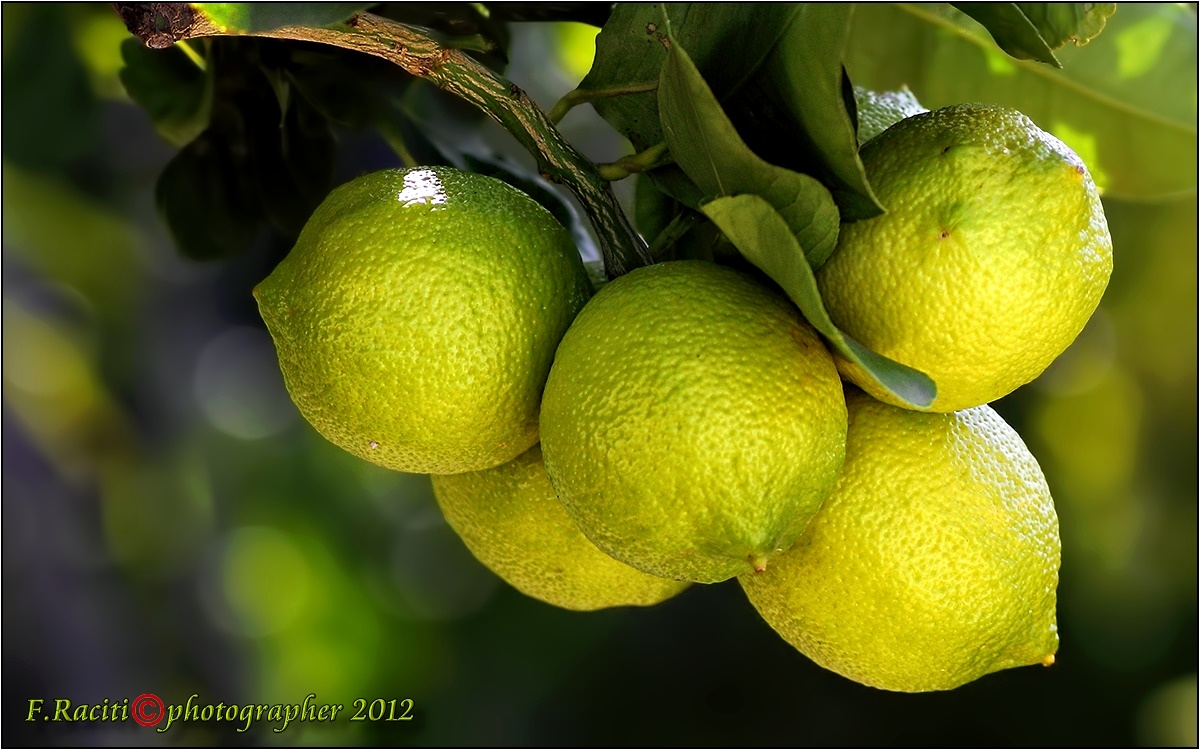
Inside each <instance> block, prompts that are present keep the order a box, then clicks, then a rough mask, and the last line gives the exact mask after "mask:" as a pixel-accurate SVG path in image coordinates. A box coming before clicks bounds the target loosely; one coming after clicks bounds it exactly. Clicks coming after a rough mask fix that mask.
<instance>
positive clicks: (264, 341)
mask: <svg viewBox="0 0 1200 750" xmlns="http://www.w3.org/2000/svg"><path fill="white" fill-rule="evenodd" d="M194 386H195V395H196V400H197V401H198V402H199V404H200V408H201V409H202V410H203V411H204V415H205V416H206V417H207V418H208V421H209V422H211V423H212V425H213V426H214V427H216V428H217V429H218V430H221V431H222V432H225V433H227V434H229V435H232V436H234V437H237V438H242V439H243V440H255V439H258V438H264V437H269V436H271V435H274V434H276V433H278V432H280V431H282V430H283V429H285V428H286V427H287V426H288V425H290V424H291V423H292V422H293V420H295V418H296V408H295V407H294V406H293V405H292V402H291V399H289V398H288V395H287V391H286V389H285V388H284V386H283V376H282V375H280V373H279V364H278V362H277V361H276V359H275V348H274V346H273V345H272V343H271V339H270V337H269V336H268V335H267V334H266V333H264V332H262V331H260V330H258V329H256V328H250V327H248V326H238V327H235V328H229V329H226V330H225V331H224V332H222V333H220V334H218V335H217V336H216V337H214V338H213V339H212V340H211V341H209V343H208V345H207V346H205V347H204V350H203V352H202V353H201V354H200V359H199V361H198V362H197V364H196V370H195V376H194Z"/></svg>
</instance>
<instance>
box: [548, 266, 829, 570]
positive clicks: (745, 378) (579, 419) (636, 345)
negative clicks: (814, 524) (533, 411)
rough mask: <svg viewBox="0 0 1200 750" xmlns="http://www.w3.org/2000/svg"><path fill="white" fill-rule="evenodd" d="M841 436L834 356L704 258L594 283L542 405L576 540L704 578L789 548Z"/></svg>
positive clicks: (783, 305) (765, 295) (785, 310)
mask: <svg viewBox="0 0 1200 750" xmlns="http://www.w3.org/2000/svg"><path fill="white" fill-rule="evenodd" d="M845 430H846V409H845V400H844V397H843V395H842V388H841V383H840V380H839V378H838V376H837V371H836V368H835V367H834V365H833V361H832V358H831V357H830V355H829V353H828V352H827V351H826V349H825V348H824V346H823V345H822V344H821V342H820V340H819V339H818V338H817V336H816V334H815V333H814V332H813V330H812V329H811V327H809V325H808V324H807V323H806V322H805V321H804V320H803V319H802V318H801V317H800V315H799V313H798V312H797V311H796V309H795V307H794V306H792V305H791V303H790V302H788V301H787V299H786V298H785V297H783V296H782V295H779V294H776V293H774V292H772V291H768V290H767V289H766V288H765V287H763V286H761V285H760V284H759V283H757V282H756V281H754V280H753V279H751V278H750V277H748V276H745V275H743V274H740V273H738V272H736V271H733V270H730V269H728V268H723V267H720V266H717V265H714V264H712V263H706V262H703V261H676V262H669V263H660V264H657V265H654V266H649V267H645V268H640V269H638V270H635V271H633V272H631V273H629V274H626V275H625V276H622V277H621V278H618V279H616V280H615V281H612V282H610V283H609V284H608V285H607V286H605V287H604V288H603V289H601V290H600V292H599V293H598V294H597V295H596V296H595V297H593V298H592V300H591V302H589V303H588V305H587V306H586V307H585V308H584V309H583V311H582V312H581V313H580V314H579V317H578V318H576V321H575V323H574V324H573V325H572V327H571V329H570V330H569V331H568V332H567V335H566V336H565V337H564V338H563V341H562V344H561V345H560V346H559V349H558V354H557V357H556V359H555V362H554V367H553V368H552V369H551V372H550V377H549V379H548V380H547V382H546V392H545V396H544V400H543V404H542V451H543V454H544V456H545V462H546V468H547V471H548V472H549V474H550V478H551V481H552V482H553V484H554V487H555V489H556V490H557V491H558V495H559V499H560V500H561V501H562V502H563V504H564V505H565V507H566V508H567V511H568V512H569V513H570V515H571V517H572V518H573V519H574V520H575V522H576V523H577V524H578V525H579V527H580V528H581V529H582V530H583V532H584V534H585V535H586V536H587V537H588V538H589V539H590V540H591V541H592V542H593V543H594V544H595V545H596V546H597V547H599V548H600V549H601V550H603V551H605V552H606V553H608V554H609V555H612V556H613V557H615V558H617V559H618V560H621V561H623V562H625V563H628V564H629V565H632V566H633V567H635V568H638V569H640V570H643V571H645V572H648V573H652V574H655V575H660V576H664V577H668V578H676V579H681V580H690V581H698V582H706V583H707V582H716V581H721V580H725V579H728V578H731V577H733V576H735V575H737V574H739V573H743V572H746V571H748V570H752V569H753V568H754V567H761V566H762V565H764V564H769V562H768V561H769V558H771V557H772V556H773V555H775V554H777V553H778V552H779V551H781V550H784V549H787V548H788V547H790V546H791V544H792V543H793V542H794V541H795V539H796V538H797V537H799V535H800V534H801V533H802V531H803V530H804V527H805V525H806V524H807V522H808V519H809V518H811V517H812V515H813V513H815V512H816V510H817V508H818V507H820V504H821V502H822V500H824V498H825V496H826V495H827V494H828V492H829V490H830V488H832V487H833V484H834V482H835V481H836V479H837V474H838V470H839V469H840V468H841V464H842V460H843V456H844V450H845Z"/></svg>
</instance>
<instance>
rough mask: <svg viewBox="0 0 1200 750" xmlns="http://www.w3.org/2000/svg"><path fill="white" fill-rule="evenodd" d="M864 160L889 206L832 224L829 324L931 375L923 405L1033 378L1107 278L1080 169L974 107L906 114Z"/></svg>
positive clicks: (957, 405) (826, 269)
mask: <svg viewBox="0 0 1200 750" xmlns="http://www.w3.org/2000/svg"><path fill="white" fill-rule="evenodd" d="M861 156H862V161H863V165H864V166H865V167H866V170H867V176H868V178H869V179H870V182H871V186H872V188H873V189H874V190H875V194H876V195H877V196H878V197H879V200H880V202H881V203H882V204H883V206H884V207H885V208H886V209H887V213H885V214H883V215H882V216H879V217H876V218H874V219H868V220H866V221H859V222H854V223H851V224H845V225H843V226H842V230H841V235H840V237H839V239H838V246H837V248H836V249H835V250H834V252H833V255H831V256H830V258H829V260H828V261H827V262H826V263H825V264H824V266H822V267H821V269H820V271H819V273H818V275H817V280H818V284H819V285H820V290H821V296H822V298H823V299H824V301H825V306H826V308H827V309H828V310H829V314H830V317H832V318H833V321H834V322H835V323H837V325H838V326H839V327H840V328H841V329H842V330H843V331H845V332H846V333H848V334H849V335H851V336H853V337H854V338H855V339H857V340H858V341H861V342H862V343H863V344H866V345H867V346H868V347H870V348H871V349H874V350H875V351H877V352H879V353H880V354H883V355H885V356H887V357H890V358H892V359H894V360H896V361H898V362H901V363H903V364H906V365H909V366H911V367H915V368H916V369H918V370H921V371H923V372H925V373H926V374H928V375H929V376H930V377H932V378H933V380H934V381H935V382H936V383H937V387H938V395H937V399H936V400H935V401H934V403H933V405H932V407H931V410H932V411H939V412H951V411H957V410H959V409H965V408H968V407H972V406H978V405H979V404H983V403H987V402H990V401H994V400H995V399H998V398H1000V397H1001V396H1004V395H1006V394H1008V393H1009V392H1011V391H1012V390H1014V389H1016V388H1018V387H1019V386H1021V385H1023V384H1025V383H1028V382H1029V381H1030V380H1033V379H1034V378H1035V377H1037V376H1038V375H1039V374H1041V372H1042V371H1043V370H1045V369H1046V367H1047V366H1048V365H1049V364H1050V363H1051V362H1052V361H1053V360H1054V359H1055V357H1057V356H1058V355H1059V354H1061V353H1062V351H1063V350H1064V349H1066V348H1067V346H1068V345H1069V344H1070V343H1071V342H1072V341H1073V340H1074V339H1075V337H1076V336H1077V335H1078V334H1079V332H1080V331H1081V330H1083V326H1084V324H1086V323H1087V321H1088V318H1089V317H1091V315H1092V312H1093V311H1094V310H1095V309H1096V305H1097V304H1098V303H1099V301H1100V297H1101V296H1102V295H1103V294H1104V289H1105V287H1106V286H1107V285H1108V278H1109V274H1110V273H1111V271H1112V240H1111V238H1110V237H1109V232H1108V224H1107V222H1106V221H1105V218H1104V209H1103V207H1102V206H1101V204H1100V196H1099V194H1098V193H1097V191H1096V185H1095V183H1094V182H1093V181H1092V178H1091V176H1090V175H1089V174H1088V170H1087V168H1086V167H1085V166H1084V163H1083V162H1082V161H1081V160H1080V159H1079V157H1078V156H1076V155H1075V153H1074V152H1073V151H1071V150H1070V149H1069V148H1068V147H1067V146H1066V145H1064V144H1063V143H1062V142H1061V141H1059V140H1058V139H1057V138H1055V137H1053V136H1051V135H1049V134H1047V133H1045V132H1043V131H1042V130H1040V129H1039V128H1038V127H1037V126H1036V125H1034V124H1033V122H1031V121H1030V120H1029V118H1027V117H1025V116H1024V115H1022V114H1020V113H1019V112H1015V111H1013V110H1010V109H1005V108H1002V107H991V106H982V105H961V106H955V107H946V108H945V109H939V110H936V111H934V112H928V113H925V114H920V115H916V116H914V117H909V118H907V119H904V120H902V121H900V122H899V123H897V124H896V125H894V126H892V127H890V128H888V129H887V130H886V131H884V132H883V133H882V134H880V135H879V136H877V137H876V138H874V139H872V140H871V141H869V142H868V143H867V144H866V145H865V146H863V149H862V152H861ZM839 367H841V368H842V372H843V374H844V375H846V376H847V377H848V378H849V379H850V380H852V381H854V383H856V384H857V385H859V386H860V387H862V388H864V389H866V390H867V391H869V392H870V393H871V394H872V395H874V396H876V397H877V398H880V399H883V400H887V401H891V402H892V403H899V402H897V401H895V400H893V399H892V397H891V396H890V395H889V394H887V393H886V392H885V391H883V390H881V389H879V388H878V387H877V386H876V385H875V383H874V381H873V380H872V379H870V378H868V377H864V376H863V374H862V373H861V372H859V371H858V369H857V368H856V367H854V366H853V365H849V364H848V363H845V362H839Z"/></svg>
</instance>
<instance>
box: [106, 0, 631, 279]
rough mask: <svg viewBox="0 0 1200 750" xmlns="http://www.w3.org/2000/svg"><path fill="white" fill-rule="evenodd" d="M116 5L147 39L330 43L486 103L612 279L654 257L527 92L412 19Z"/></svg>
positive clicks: (613, 199)
mask: <svg viewBox="0 0 1200 750" xmlns="http://www.w3.org/2000/svg"><path fill="white" fill-rule="evenodd" d="M117 10H118V12H119V13H120V14H121V18H122V20H124V21H125V25H126V26H127V27H128V28H129V30H130V31H131V32H133V33H134V34H135V35H136V36H138V37H139V38H141V39H142V40H143V41H146V42H147V44H149V45H151V46H157V47H161V46H164V43H169V42H171V41H176V42H177V41H179V40H181V39H191V38H194V37H204V36H232V35H241V36H257V37H270V38H274V39H289V40H293V41H301V42H317V43H320V44H329V45H332V46H335V47H341V48H343V49H349V50H355V51H357V52H362V53H364V54H367V55H373V56H375V57H380V58H383V59H384V60H387V61H388V62H391V63H395V64H396V65H398V66H400V67H401V68H403V69H404V70H405V71H407V72H408V73H410V74H411V75H414V76H416V77H418V78H423V79H425V80H427V81H429V82H430V83H433V84H434V85H436V86H437V87H439V88H441V89H444V90H446V91H449V92H450V93H452V94H455V95H456V96H459V97H461V98H463V99H466V100H467V101H468V102H470V103H471V104H473V105H475V106H476V107H478V108H479V109H481V110H483V111H484V112H485V113H486V114H487V115H488V116H490V117H491V118H492V119H494V120H496V121H497V122H499V123H500V124H501V125H502V126H504V128H505V129H506V130H508V131H509V132H510V133H511V134H512V135H513V136H514V137H515V138H516V139H517V140H518V141H520V143H521V145H522V146H524V147H525V148H526V149H527V150H528V151H529V153H531V154H532V155H533V156H534V158H535V159H536V160H537V165H538V171H539V172H540V173H541V175H542V177H544V178H545V179H548V180H551V181H553V182H557V183H559V184H562V185H565V186H566V187H567V188H568V189H569V190H570V191H571V192H572V193H573V194H574V195H575V197H576V198H577V199H578V200H579V202H580V204H581V205H582V206H583V209H584V211H585V212H586V213H587V215H588V218H589V219H590V220H591V222H592V226H593V227H594V228H595V230H596V235H597V237H598V238H599V241H600V252H601V254H602V256H603V258H604V268H605V272H606V273H607V274H608V277H609V278H610V279H613V278H616V277H618V276H620V275H622V274H625V273H628V272H629V271H632V270H633V269H635V268H638V267H640V266H645V265H649V264H650V263H651V260H650V255H649V253H647V251H646V243H645V242H643V241H642V238H641V237H639V236H638V234H637V232H635V231H634V229H633V227H632V226H631V225H630V223H629V220H628V218H626V216H625V214H624V212H623V211H622V210H621V207H620V205H619V204H618V203H617V199H616V196H615V195H614V194H613V192H612V188H611V187H610V186H609V184H608V182H607V181H606V180H604V179H603V178H601V177H600V175H599V174H598V173H597V171H596V168H595V166H594V165H593V164H592V163H591V162H590V161H588V159H587V158H586V157H584V156H583V155H582V154H580V153H579V152H578V151H576V150H575V148H574V147H572V146H571V144H569V143H567V141H566V140H564V139H563V137H562V136H561V135H560V134H559V133H558V131H557V130H555V128H554V126H553V125H552V124H551V122H550V120H549V119H548V118H547V117H546V115H545V113H544V112H542V110H541V109H539V108H538V106H537V105H536V104H535V103H534V102H533V101H532V100H531V99H530V98H529V96H528V95H527V94H526V93H525V92H524V91H523V90H522V89H521V88H520V87H519V86H517V85H516V84H514V83H512V82H510V81H508V80H507V79H505V78H503V77H502V76H500V75H497V74H496V73H494V72H492V71H491V70H488V69H487V68H486V67H484V66H483V65H481V64H480V63H478V62H476V61H475V60H473V59H472V58H470V57H468V56H467V55H466V54H465V53H463V52H462V51H460V50H456V49H449V48H446V47H443V46H442V45H440V44H438V43H437V42H436V41H434V40H433V39H431V38H430V37H429V36H428V35H427V34H425V33H424V32H423V31H422V30H421V29H419V28H417V27H414V26H409V25H407V24H402V23H399V22H396V21H392V20H389V19H387V18H382V17H380V16H376V15H373V14H371V13H360V14H358V15H355V16H354V17H353V18H351V19H350V20H349V21H347V22H346V23H345V24H341V25H339V26H336V27H330V28H318V27H307V26H284V27H282V28H277V29H271V30H268V31H226V30H222V29H220V28H218V27H216V26H215V25H213V24H212V23H211V22H210V21H209V20H208V19H207V18H206V17H205V16H204V15H203V13H200V12H195V11H193V10H192V9H191V8H190V7H189V6H187V5H186V4H184V3H145V4H138V5H135V4H128V5H124V4H122V5H120V6H119V7H118V8H117ZM164 26H165V27H166V28H165V29H164Z"/></svg>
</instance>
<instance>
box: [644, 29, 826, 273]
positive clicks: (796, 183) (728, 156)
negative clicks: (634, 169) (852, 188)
mask: <svg viewBox="0 0 1200 750" xmlns="http://www.w3.org/2000/svg"><path fill="white" fill-rule="evenodd" d="M658 100H659V110H660V114H661V116H662V122H663V133H664V137H665V138H666V141H667V145H668V147H669V148H670V151H671V156H672V158H674V159H675V162H676V163H677V164H678V165H679V166H680V167H681V168H682V169H683V171H684V172H685V173H686V174H687V176H688V177H689V178H691V180H692V181H693V182H694V183H695V184H696V185H697V186H699V188H700V189H701V190H702V191H703V192H704V194H705V195H706V197H710V198H712V197H718V196H730V195H737V194H740V193H753V194H756V195H760V196H762V197H763V198H764V199H765V200H766V201H767V202H768V203H770V204H771V205H772V206H774V207H775V208H776V209H778V210H779V213H780V215H781V216H782V217H783V218H784V220H785V221H786V222H787V226H788V227H790V229H791V231H792V232H793V233H794V234H795V235H796V237H797V238H799V240H800V244H801V246H802V247H803V248H804V250H805V253H806V254H807V255H808V258H809V262H810V263H812V264H813V265H814V266H819V265H820V264H821V263H824V262H825V259H826V258H828V257H829V255H830V253H832V252H833V248H834V246H835V245H836V244H837V235H838V226H839V218H838V212H837V207H836V206H835V204H834V202H833V198H832V196H831V195H830V194H829V191H828V190H826V189H825V187H824V186H823V185H822V184H821V183H820V182H818V181H817V180H815V179H813V178H812V177H809V176H807V175H802V174H799V173H797V172H792V171H791V170H788V169H784V168H783V167H777V166H775V165H773V164H769V163H767V162H766V161H763V160H762V159H761V158H759V157H758V156H757V155H756V154H755V153H754V152H753V151H751V150H750V149H749V148H748V147H747V146H746V144H745V143H744V142H743V141H742V139H741V137H740V136H739V135H738V133H737V131H736V130H735V129H734V127H733V124H732V123H731V122H730V121H729V118H728V117H726V115H725V112H724V111H723V110H722V109H721V105H720V104H719V103H718V102H717V99H716V97H715V96H714V94H713V92H712V90H711V89H710V88H709V86H708V84H707V83H706V82H705V80H704V79H703V78H702V77H701V75H700V71H698V70H697V69H696V66H695V65H694V64H693V63H692V61H691V58H690V57H689V56H688V53H687V52H686V51H685V50H684V46H683V44H682V43H679V42H676V43H674V44H672V45H671V49H670V51H669V52H668V53H667V58H666V60H665V61H664V63H663V69H662V75H661V77H660V81H659V87H658ZM839 106H841V105H840V103H839Z"/></svg>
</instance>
